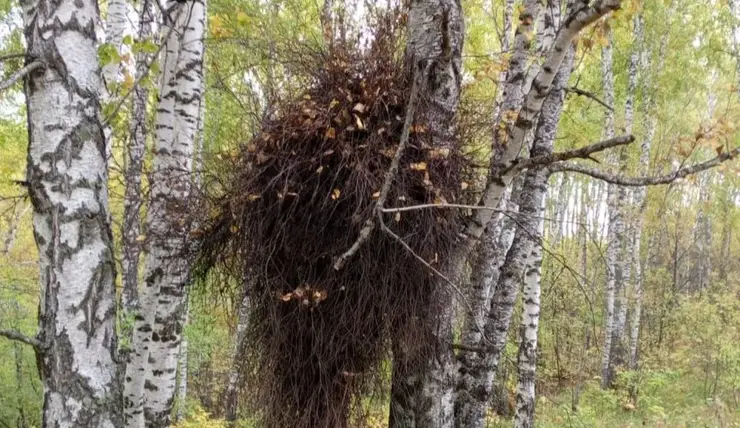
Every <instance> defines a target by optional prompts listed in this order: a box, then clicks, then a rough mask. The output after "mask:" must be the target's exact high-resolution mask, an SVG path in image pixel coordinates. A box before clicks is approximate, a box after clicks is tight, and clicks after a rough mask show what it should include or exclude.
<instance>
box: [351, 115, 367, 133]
mask: <svg viewBox="0 0 740 428" xmlns="http://www.w3.org/2000/svg"><path fill="white" fill-rule="evenodd" d="M353 116H354V117H355V123H356V124H357V129H361V130H362V129H365V124H364V123H362V120H360V117H359V116H357V115H356V114H355V115H353Z"/></svg>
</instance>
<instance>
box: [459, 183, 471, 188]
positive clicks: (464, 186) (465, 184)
mask: <svg viewBox="0 0 740 428" xmlns="http://www.w3.org/2000/svg"><path fill="white" fill-rule="evenodd" d="M468 187H470V185H469V184H468V183H466V182H464V181H463V182H462V183H460V190H465V189H467V188H468Z"/></svg>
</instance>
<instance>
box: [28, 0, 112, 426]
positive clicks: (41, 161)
mask: <svg viewBox="0 0 740 428" xmlns="http://www.w3.org/2000/svg"><path fill="white" fill-rule="evenodd" d="M22 6H23V12H24V24H25V36H26V44H27V47H28V56H29V57H31V58H35V59H37V60H39V61H41V62H42V63H43V64H44V67H43V68H41V69H38V70H36V71H34V72H33V73H31V74H30V75H29V76H28V77H27V81H26V101H27V105H28V131H29V150H28V167H27V181H28V183H29V194H30V197H31V202H32V204H33V211H34V215H33V228H34V236H35V239H36V244H37V246H38V251H39V286H40V289H41V296H40V302H39V333H38V340H39V342H40V344H41V347H40V348H39V349H38V350H37V355H38V362H39V368H40V374H41V378H42V381H43V385H44V407H43V425H44V426H54V427H58V428H73V427H75V428H76V427H99V428H103V427H105V428H114V427H118V426H121V409H120V405H119V403H120V400H121V391H120V387H119V379H118V371H117V355H116V347H117V337H116V328H115V321H116V294H115V288H114V279H115V262H114V255H113V240H112V233H111V227H110V215H109V211H108V174H107V165H106V159H105V137H104V133H103V126H102V122H101V117H100V115H101V110H100V100H99V90H100V87H101V85H102V83H101V80H100V68H99V64H98V58H97V42H96V39H95V32H94V30H93V29H94V28H95V24H96V23H97V21H98V19H99V16H98V8H97V4H96V3H95V2H93V1H91V0H77V1H71V0H67V1H47V0H42V1H24V2H22Z"/></svg>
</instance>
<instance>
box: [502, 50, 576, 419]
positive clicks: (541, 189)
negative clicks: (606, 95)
mask: <svg viewBox="0 0 740 428" xmlns="http://www.w3.org/2000/svg"><path fill="white" fill-rule="evenodd" d="M574 57H575V49H574V47H572V46H571V47H570V49H569V52H568V53H567V55H566V57H565V60H564V61H563V62H562V64H561V65H560V70H558V74H557V75H556V77H555V80H554V81H553V88H552V91H551V92H550V93H549V95H548V96H547V99H546V100H545V103H544V104H543V106H542V112H541V114H540V117H539V121H538V124H537V130H536V132H535V139H534V144H533V146H532V150H531V156H546V155H549V154H552V151H553V145H554V142H555V136H556V135H557V130H558V124H559V123H560V115H561V113H562V111H563V103H564V101H565V88H566V86H567V84H568V79H569V78H570V73H571V69H572V67H573V58H574ZM548 179H549V172H548V171H547V170H546V169H534V170H530V171H527V176H526V178H525V180H524V186H523V188H522V194H521V208H520V209H521V210H522V211H523V212H527V213H531V214H530V215H528V216H526V217H525V218H523V219H522V220H521V221H523V222H525V223H529V224H521V223H520V225H519V228H518V229H517V236H518V237H519V239H520V242H521V243H522V244H521V245H522V247H524V252H523V253H524V254H525V262H524V278H523V281H522V302H523V305H522V320H521V326H520V334H519V337H520V343H519V352H518V356H517V365H518V373H519V378H518V381H517V386H516V412H515V414H514V426H515V427H517V428H531V427H534V411H535V378H536V369H537V339H538V335H539V319H540V290H541V287H540V286H541V283H540V280H541V268H542V246H543V244H544V243H543V239H542V234H543V233H544V225H545V224H544V203H545V196H546V194H547V184H548ZM515 239H516V237H515Z"/></svg>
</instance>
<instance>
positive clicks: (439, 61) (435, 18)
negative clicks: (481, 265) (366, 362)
mask: <svg viewBox="0 0 740 428" xmlns="http://www.w3.org/2000/svg"><path fill="white" fill-rule="evenodd" d="M408 16H409V18H408V29H409V30H408V31H409V38H408V42H407V55H408V58H407V64H409V67H410V69H411V70H412V74H413V76H414V80H415V82H414V86H416V88H415V90H418V92H419V94H418V98H419V99H421V100H424V101H423V103H420V105H419V106H418V107H417V106H411V105H410V106H409V107H408V108H416V115H417V117H423V118H424V119H425V121H424V122H425V123H428V124H429V131H428V132H429V134H430V135H431V138H432V145H434V146H435V147H437V148H440V149H447V150H452V149H454V145H453V142H454V137H455V124H454V119H455V114H456V113H457V108H458V104H459V102H460V85H461V82H462V49H463V35H464V24H463V15H462V8H461V6H460V3H459V2H457V1H455V0H422V1H418V2H414V3H412V4H411V8H410V10H409V15H408ZM412 102H415V100H414V99H413V97H412V100H411V101H410V103H412ZM459 277H460V276H453V278H455V279H457V278H459ZM435 288H436V289H437V290H444V289H445V287H444V286H442V285H440V286H437V287H435ZM448 299H449V296H448V295H446V293H444V292H443V291H440V292H439V293H438V294H437V295H435V296H433V297H432V302H433V303H432V304H433V305H434V311H435V312H436V316H435V317H434V319H433V320H432V321H431V323H432V325H429V326H428V328H429V329H430V331H431V333H432V335H433V336H434V337H435V339H436V343H435V345H434V346H435V348H434V350H433V354H434V355H433V357H432V358H430V359H429V361H428V364H427V367H425V368H424V370H423V372H421V373H420V370H419V368H412V367H411V364H410V363H409V362H408V358H411V356H410V355H403V354H401V353H400V352H399V351H400V350H401V347H399V346H396V347H395V350H394V374H393V377H394V379H393V385H392V392H391V409H390V426H391V427H394V428H406V427H414V426H415V427H451V426H452V423H453V413H454V399H453V386H454V381H455V360H454V355H453V354H452V351H451V350H450V349H449V343H450V342H451V338H452V323H453V316H454V308H453V306H452V305H450V304H449V301H448ZM404 360H406V361H404ZM401 368H403V369H402V371H401Z"/></svg>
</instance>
